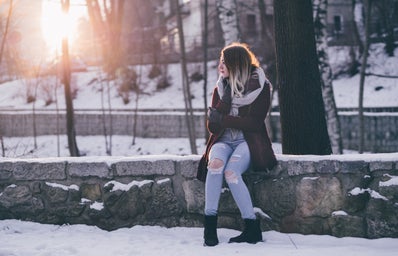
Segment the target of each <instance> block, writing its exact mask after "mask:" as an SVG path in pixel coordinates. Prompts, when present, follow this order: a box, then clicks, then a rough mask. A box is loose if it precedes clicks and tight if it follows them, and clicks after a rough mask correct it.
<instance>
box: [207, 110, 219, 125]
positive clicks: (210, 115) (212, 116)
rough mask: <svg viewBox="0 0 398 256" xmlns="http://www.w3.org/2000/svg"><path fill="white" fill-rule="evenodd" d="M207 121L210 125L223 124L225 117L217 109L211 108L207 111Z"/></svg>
mask: <svg viewBox="0 0 398 256" xmlns="http://www.w3.org/2000/svg"><path fill="white" fill-rule="evenodd" d="M207 119H208V120H209V122H210V123H218V124H221V121H222V119H223V115H222V114H221V113H220V112H219V111H218V110H217V109H215V108H212V107H209V110H208V111H207Z"/></svg>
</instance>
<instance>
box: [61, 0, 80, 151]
mask: <svg viewBox="0 0 398 256" xmlns="http://www.w3.org/2000/svg"><path fill="white" fill-rule="evenodd" d="M61 3H62V11H63V12H64V13H68V12H69V6H70V2H69V0H61ZM62 62H63V82H64V88H65V103H66V123H67V125H66V131H67V135H68V146H69V153H70V155H71V156H80V153H79V149H78V148H77V143H76V132H75V124H74V113H73V112H74V110H73V100H72V94H71V89H70V76H71V74H70V60H69V45H68V38H67V37H64V38H63V39H62Z"/></svg>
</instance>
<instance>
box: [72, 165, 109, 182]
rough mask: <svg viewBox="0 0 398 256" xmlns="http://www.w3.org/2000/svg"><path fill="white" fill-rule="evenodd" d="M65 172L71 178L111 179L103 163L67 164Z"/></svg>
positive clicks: (106, 166) (107, 168) (107, 167)
mask: <svg viewBox="0 0 398 256" xmlns="http://www.w3.org/2000/svg"><path fill="white" fill-rule="evenodd" d="M66 171H67V173H68V174H69V175H70V176H71V177H100V178H110V177H111V171H110V168H109V166H108V164H107V163H103V162H80V163H78V162H69V163H67V165H66Z"/></svg>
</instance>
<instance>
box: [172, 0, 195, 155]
mask: <svg viewBox="0 0 398 256" xmlns="http://www.w3.org/2000/svg"><path fill="white" fill-rule="evenodd" d="M175 1H176V4H177V5H176V6H177V8H176V10H177V26H178V37H179V40H180V50H181V53H180V58H181V71H182V85H183V91H184V101H185V117H186V120H187V126H188V134H189V143H190V146H191V152H192V154H197V153H198V152H197V148H196V133H195V122H194V121H195V120H194V115H193V110H192V101H191V92H190V87H189V80H188V71H187V63H186V57H185V41H184V31H183V25H182V18H181V11H180V5H179V1H178V0H175Z"/></svg>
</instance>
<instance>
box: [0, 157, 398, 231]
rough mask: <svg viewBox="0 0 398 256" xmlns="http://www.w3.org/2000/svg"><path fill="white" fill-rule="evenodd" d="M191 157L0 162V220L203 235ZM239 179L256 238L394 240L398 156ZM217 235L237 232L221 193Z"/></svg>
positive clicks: (314, 160) (300, 160)
mask: <svg viewBox="0 0 398 256" xmlns="http://www.w3.org/2000/svg"><path fill="white" fill-rule="evenodd" d="M198 160H199V156H147V157H119V158H118V157H81V158H49V159H29V160H24V159H1V161H0V219H22V220H30V221H35V222H40V223H51V224H65V223H69V224H88V225H96V226H98V227H101V228H103V229H106V230H114V229H117V228H122V227H131V226H133V225H161V226H166V227H174V226H188V227H192V226H195V227H200V226H202V219H203V217H202V213H203V208H204V184H203V183H202V182H200V181H198V180H196V179H195V174H196V168H197V164H198ZM278 160H279V164H278V165H277V166H276V167H275V168H274V170H272V171H271V172H270V173H256V172H251V171H249V172H248V173H247V174H245V176H244V178H245V180H246V182H247V184H248V187H249V190H250V192H251V194H252V198H253V202H254V206H255V207H256V212H257V214H258V217H259V218H260V219H261V226H262V230H263V231H266V230H277V231H281V232H294V233H302V234H328V235H333V236H337V237H343V236H354V237H367V238H379V237H398V154H397V153H395V154H381V155H378V154H375V155H353V156H350V157H347V156H280V155H278ZM219 216H220V217H219V227H225V228H234V229H238V228H241V224H242V221H241V219H240V215H239V211H238V209H237V208H236V206H235V203H234V201H233V198H232V196H231V193H230V192H229V190H224V192H223V193H222V196H221V202H220V211H219Z"/></svg>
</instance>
